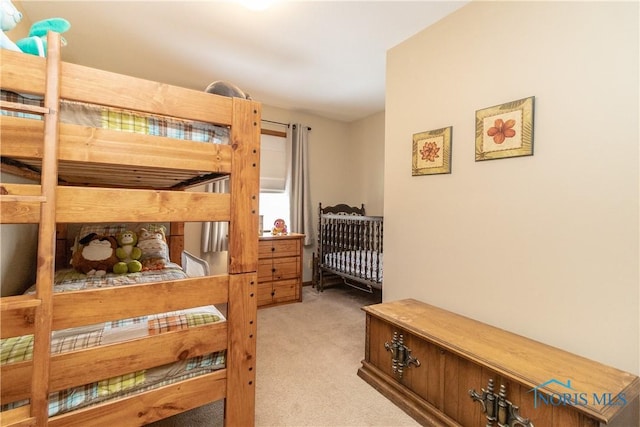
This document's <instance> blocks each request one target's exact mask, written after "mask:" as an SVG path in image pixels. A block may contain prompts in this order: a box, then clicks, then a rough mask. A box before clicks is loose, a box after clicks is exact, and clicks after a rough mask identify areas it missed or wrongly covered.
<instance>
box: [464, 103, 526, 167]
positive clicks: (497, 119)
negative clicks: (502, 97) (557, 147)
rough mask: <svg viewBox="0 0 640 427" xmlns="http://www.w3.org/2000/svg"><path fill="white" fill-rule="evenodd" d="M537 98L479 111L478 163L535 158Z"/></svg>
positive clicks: (477, 117)
mask: <svg viewBox="0 0 640 427" xmlns="http://www.w3.org/2000/svg"><path fill="white" fill-rule="evenodd" d="M533 106H534V97H533V96H530V97H528V98H523V99H519V100H517V101H512V102H507V103H505V104H500V105H496V106H494V107H489V108H484V109H482V110H478V111H476V161H481V160H491V159H503V158H507V157H520V156H531V155H533V111H534V109H533Z"/></svg>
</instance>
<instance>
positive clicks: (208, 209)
mask: <svg viewBox="0 0 640 427" xmlns="http://www.w3.org/2000/svg"><path fill="white" fill-rule="evenodd" d="M37 187H38V186H34V185H25V184H3V185H2V188H4V189H5V190H6V191H8V192H9V194H10V195H24V192H25V191H26V192H28V193H31V192H32V191H35V190H36V188H37ZM57 195H58V200H57V209H58V212H57V220H58V222H62V223H90V222H148V221H151V222H170V221H172V220H174V219H175V218H176V217H180V218H182V219H184V221H186V222H189V221H194V222H195V221H229V218H230V215H231V213H230V209H231V208H230V205H231V196H230V195H229V194H227V193H202V192H187V191H163V190H156V191H148V190H138V189H123V188H120V189H111V188H83V187H64V186H60V187H58V191H57ZM6 205H7V206H5V204H4V203H3V204H2V206H0V208H1V209H2V211H1V213H2V216H3V218H2V222H3V223H5V224H9V223H13V224H26V223H37V222H38V218H36V216H37V213H36V212H34V209H35V208H34V206H33V203H31V202H15V203H7V204H6ZM256 224H257V222H256ZM256 229H257V226H256ZM53 234H54V235H55V233H53ZM256 236H257V231H256ZM256 251H257V243H256ZM256 253H257V252H256Z"/></svg>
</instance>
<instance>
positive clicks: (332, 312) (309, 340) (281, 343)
mask: <svg viewBox="0 0 640 427" xmlns="http://www.w3.org/2000/svg"><path fill="white" fill-rule="evenodd" d="M378 302H380V295H379V294H368V293H365V292H362V291H359V290H355V289H352V288H349V287H347V286H336V287H331V288H328V289H325V291H324V292H321V293H318V292H316V290H315V289H312V288H311V287H308V286H307V287H304V288H303V302H302V303H293V304H286V305H281V306H276V307H270V308H261V309H260V310H258V341H257V366H256V418H255V420H256V426H258V427H260V426H263V427H303V426H313V427H360V426H362V427H365V426H380V427H403V426H418V425H419V424H418V423H417V422H416V421H414V420H413V419H412V418H411V417H409V416H408V415H407V414H405V413H404V412H403V411H402V410H400V409H399V408H398V407H397V406H395V405H394V404H393V403H391V402H390V401H389V400H388V399H386V398H385V397H384V396H382V395H381V394H380V393H378V392H377V391H376V390H375V389H373V387H371V386H370V385H368V384H367V383H366V382H364V381H363V380H362V379H361V378H360V377H358V376H357V370H358V368H359V367H360V362H361V360H362V358H363V356H364V341H365V314H364V312H363V311H362V310H361V307H362V306H364V305H369V304H375V303H378ZM222 412H223V404H222V402H215V403H212V404H209V405H205V406H203V407H201V408H197V409H194V410H192V411H188V412H185V413H183V414H179V415H176V416H174V417H170V418H167V419H165V420H162V421H159V422H156V423H153V424H150V425H149V426H153V427H197V426H215V427H217V426H222V425H223V421H222Z"/></svg>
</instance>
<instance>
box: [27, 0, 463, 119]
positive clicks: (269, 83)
mask: <svg viewBox="0 0 640 427" xmlns="http://www.w3.org/2000/svg"><path fill="white" fill-rule="evenodd" d="M466 3H467V1H413V2H406V1H350V2H345V1H284V0H280V1H276V2H275V3H274V4H273V5H272V6H271V7H270V8H269V9H267V10H264V11H252V10H249V9H246V8H245V7H244V6H241V5H239V4H237V3H232V2H228V1H224V2H223V1H193V2H190V1H125V2H116V1H30V0H23V1H22V2H21V3H18V5H19V6H20V8H21V10H22V11H23V12H24V14H25V15H26V17H27V18H28V19H29V20H30V21H31V22H36V21H39V20H42V19H46V18H52V17H62V18H65V19H67V20H68V21H69V22H70V23H71V29H70V30H69V31H68V32H67V33H65V34H64V37H65V38H66V39H67V41H68V45H67V46H66V47H65V48H64V49H63V53H62V58H63V60H65V61H68V62H74V63H78V64H82V65H87V66H90V67H96V68H101V69H105V70H109V71H114V72H118V73H124V74H128V75H132V76H136V77H141V78H145V79H150V80H156V81H161V82H164V83H169V84H174V85H179V86H184V87H188V88H192V89H197V90H204V88H205V87H206V86H207V85H208V84H209V83H210V82H212V81H215V80H227V81H230V82H232V83H234V84H236V85H238V86H239V87H240V88H242V89H243V90H244V91H245V92H248V93H249V94H250V95H251V96H252V98H253V99H255V100H258V101H260V102H262V103H264V104H267V105H270V106H274V107H279V108H285V109H289V110H294V111H300V112H305V113H310V114H315V115H319V116H322V117H326V118H330V119H336V120H341V121H345V122H350V121H353V120H357V119H360V118H363V117H367V116H369V115H371V114H374V113H377V112H380V111H383V110H384V91H385V58H386V51H387V50H388V49H389V48H391V47H393V46H395V45H397V44H398V43H400V42H402V41H403V40H406V39H407V38H409V37H411V36H412V35H414V34H416V33H418V32H419V31H421V30H422V29H424V28H426V27H427V26H429V25H431V24H433V23H434V22H436V21H438V20H440V19H441V18H442V17H444V16H446V15H448V14H449V13H451V12H453V11H454V10H456V9H458V8H459V7H461V6H463V5H464V4H466ZM19 25H21V24H19ZM23 25H28V24H23Z"/></svg>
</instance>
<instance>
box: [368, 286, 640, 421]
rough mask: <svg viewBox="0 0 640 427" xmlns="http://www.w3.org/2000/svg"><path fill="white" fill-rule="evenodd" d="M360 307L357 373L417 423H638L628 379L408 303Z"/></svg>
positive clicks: (638, 386)
mask: <svg viewBox="0 0 640 427" xmlns="http://www.w3.org/2000/svg"><path fill="white" fill-rule="evenodd" d="M363 310H364V311H365V312H366V334H367V335H366V344H365V357H364V360H363V361H362V367H361V368H360V369H359V370H358V375H359V376H360V377H361V378H363V379H364V380H365V381H367V382H368V383H369V384H371V385H372V386H373V387H375V388H376V389H377V390H378V391H380V392H381V393H382V394H384V395H385V396H386V397H387V398H389V399H390V400H391V401H393V402H394V403H395V404H397V405H398V406H399V407H401V408H402V409H403V410H404V411H405V412H407V413H408V414H409V415H411V416H412V417H413V418H415V419H416V420H417V421H418V422H420V423H421V424H423V425H427V426H443V425H444V426H463V427H487V426H492V427H493V426H496V427H498V426H510V427H533V426H535V427H594V426H602V425H608V426H619V427H632V426H640V422H639V420H638V417H639V411H640V405H639V403H638V402H639V398H638V396H639V393H640V380H639V379H638V377H637V376H635V375H632V374H630V373H627V372H624V371H620V370H618V369H615V368H612V367H609V366H606V365H603V364H601V363H597V362H595V361H592V360H589V359H586V358H584V357H580V356H576V355H574V354H571V353H568V352H566V351H563V350H560V349H558V348H555V347H551V346H548V345H545V344H541V343H539V342H536V341H533V340H530V339H528V338H525V337H522V336H520V335H516V334H513V333H510V332H507V331H504V330H502V329H498V328H495V327H492V326H489V325H486V324H484V323H481V322H478V321H475V320H472V319H469V318H466V317H463V316H460V315H457V314H454V313H451V312H448V311H446V310H442V309H440V308H437V307H434V306H431V305H428V304H424V303H422V302H419V301H416V300H413V299H407V300H401V301H394V302H389V303H382V304H377V305H372V306H368V307H364V308H363ZM612 351H615V349H612Z"/></svg>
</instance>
